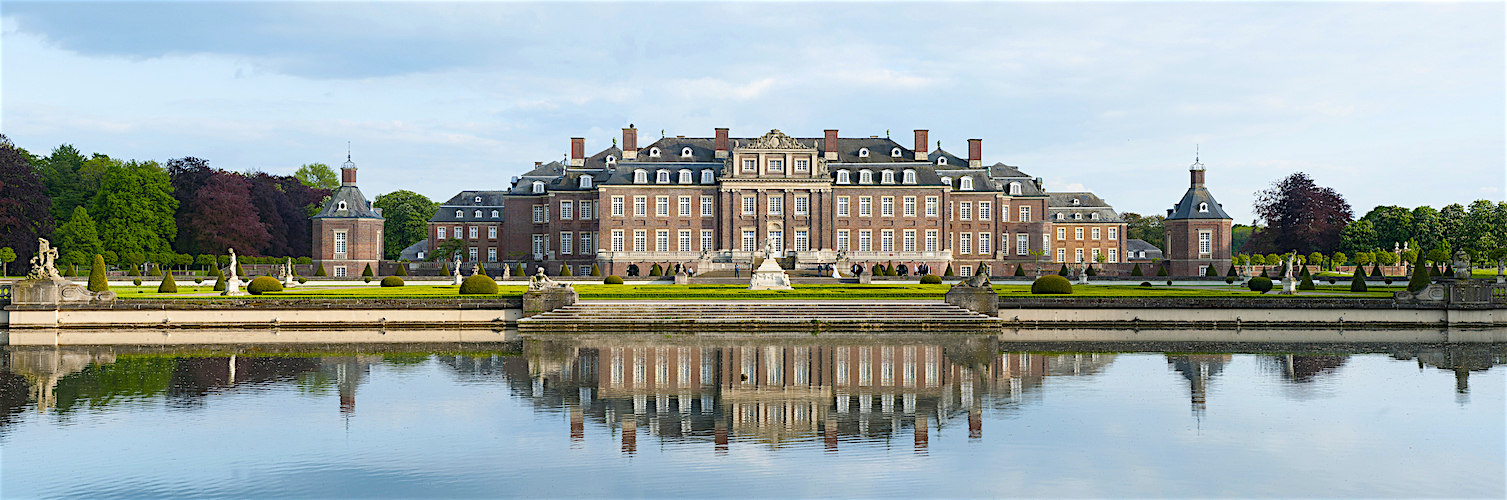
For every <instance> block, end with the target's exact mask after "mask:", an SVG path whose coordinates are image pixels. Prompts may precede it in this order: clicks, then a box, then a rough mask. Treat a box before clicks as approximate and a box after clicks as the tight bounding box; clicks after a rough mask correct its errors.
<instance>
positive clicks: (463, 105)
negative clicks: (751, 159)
mask: <svg viewBox="0 0 1507 500" xmlns="http://www.w3.org/2000/svg"><path fill="white" fill-rule="evenodd" d="M1504 6H1507V4H1504V3H1503V2H1492V3H1469V2H1467V3H1444V2H1436V3H1359V2H1346V3H1220V2H1212V3H1139V2H1093V3H1057V2H1026V3H991V2H966V3H961V2H960V3H905V2H886V3H858V2H838V3H797V2H756V3H702V2H671V3H648V2H629V3H614V2H590V3H563V2H555V3H501V2H460V3H452V2H421V3H396V2H213V3H209V2H163V3H136V2H107V3H81V2H37V3H34V2H13V1H4V2H0V132H3V133H4V134H6V135H7V136H9V137H10V138H11V140H12V141H14V142H15V143H16V144H17V145H19V146H21V147H24V148H27V149H28V150H31V151H32V152H34V153H38V154H44V155H45V154H46V153H47V152H49V151H50V150H52V149H53V148H54V147H56V146H58V145H60V144H64V143H68V144H73V145H74V146H75V147H77V148H79V149H80V150H82V151H84V152H85V153H92V152H98V153H103V154H108V155H110V156H112V157H117V158H126V159H138V160H157V161H166V160H168V159H171V158H179V157H184V156H195V157H199V158H204V159H206V160H208V161H209V164H210V165H211V166H213V167H217V168H221V169H226V170H233V171H249V170H260V171H265V172H269V173H273V174H284V175H285V174H291V173H292V172H293V171H294V170H296V169H297V168H298V167H299V166H300V165H303V164H306V163H316V162H318V163H325V164H329V165H331V166H338V165H339V164H340V163H342V162H344V161H345V155H346V152H347V143H349V148H350V154H351V156H352V159H353V160H354V161H355V163H356V164H357V165H358V166H359V181H360V182H359V185H360V186H361V188H362V191H363V192H365V193H366V195H367V196H368V197H374V196H376V195H377V194H380V193H385V192H390V191H394V190H398V189H407V190H412V191H416V192H418V193H420V194H423V195H426V196H428V197H430V198H432V199H435V200H444V199H448V198H450V197H451V196H453V195H455V194H456V193H457V192H459V191H461V190H468V189H504V188H506V187H507V186H508V182H509V179H510V178H511V177H512V176H515V175H519V174H521V173H523V172H525V171H527V170H529V169H530V168H532V166H533V164H534V162H536V161H552V160H557V159H561V158H563V157H564V156H565V154H566V153H567V152H568V151H569V144H570V138H571V137H585V138H586V143H587V150H588V152H595V151H599V150H601V149H603V148H606V147H609V146H611V145H612V140H613V139H614V138H618V137H620V134H621V132H620V130H621V128H622V127H625V126H628V124H630V123H632V124H634V125H636V126H637V127H638V128H639V130H640V132H639V135H640V144H647V143H648V141H652V140H653V139H654V138H655V137H658V134H659V133H660V131H663V133H665V134H668V135H671V136H674V135H685V136H691V137H709V136H711V135H712V131H713V129H714V128H715V127H728V128H730V129H731V132H732V135H733V136H734V137H756V136H759V135H762V134H763V133H765V132H767V131H769V130H770V129H780V130H782V131H784V132H785V133H787V134H790V135H793V136H797V137H819V136H821V133H822V130H823V129H829V128H835V129H838V130H839V131H840V133H841V135H843V136H845V137H867V136H871V135H878V136H883V135H885V134H890V135H891V136H892V137H894V138H895V139H896V140H897V141H899V142H901V143H902V144H904V145H906V146H910V145H911V144H910V143H911V139H910V138H911V135H912V133H911V131H912V130H913V129H928V130H930V131H931V132H930V135H931V139H932V141H933V142H935V141H937V140H940V141H941V143H942V147H943V148H944V149H946V150H948V151H950V152H953V153H954V154H959V155H965V154H966V153H967V144H966V141H967V140H968V139H975V138H977V139H983V150H984V161H985V163H986V164H992V163H994V162H1004V163H1006V164H1010V165H1016V166H1019V167H1020V168H1021V170H1022V171H1024V172H1026V173H1028V174H1030V175H1033V176H1038V177H1042V178H1043V179H1044V180H1045V182H1046V185H1047V188H1048V189H1049V190H1054V191H1070V190H1090V191H1093V192H1095V193H1096V194H1098V195H1100V196H1101V197H1103V198H1105V199H1106V200H1107V201H1109V202H1110V203H1111V204H1112V205H1113V206H1114V207H1115V208H1116V209H1117V210H1119V211H1121V212H1137V213H1141V214H1147V215H1151V214H1161V213H1164V211H1165V210H1166V209H1167V208H1170V207H1171V205H1172V204H1173V203H1175V202H1176V201H1177V200H1178V199H1180V198H1181V196H1182V193H1183V191H1185V190H1186V189H1187V187H1188V174H1187V173H1186V171H1187V168H1188V165H1189V164H1191V163H1192V162H1193V160H1194V155H1195V148H1197V149H1198V150H1199V155H1200V157H1201V158H1200V159H1201V160H1202V162H1203V163H1204V164H1205V165H1206V166H1207V168H1208V186H1209V188H1210V189H1211V191H1212V192H1213V194H1214V196H1215V197H1216V198H1217V199H1218V200H1219V201H1220V202H1221V203H1222V204H1223V205H1224V208H1225V210H1226V211H1227V212H1229V213H1230V214H1231V216H1233V217H1234V218H1235V219H1236V222H1237V223H1247V224H1248V223H1250V222H1251V221H1252V220H1253V216H1252V201H1253V199H1254V197H1255V193H1256V192H1257V191H1259V190H1262V189H1266V188H1268V187H1270V186H1271V184H1272V183H1273V182H1275V181H1277V180H1279V179H1281V178H1283V177H1285V176H1287V175H1290V174H1292V173H1294V172H1304V173H1307V174H1308V175H1310V176H1312V177H1313V178H1314V180H1315V181H1316V182H1317V183H1318V184H1319V185H1321V186H1328V187H1332V188H1334V189H1336V190H1337V191H1339V192H1340V193H1341V194H1342V195H1344V196H1345V197H1346V198H1347V199H1348V200H1349V201H1350V203H1351V204H1352V206H1353V207H1354V208H1355V211H1356V216H1357V217H1358V216H1360V215H1362V214H1364V213H1365V212H1367V211H1368V210H1370V208H1371V207H1374V206H1377V205H1402V206H1407V207H1415V206H1420V205H1431V206H1434V207H1436V208H1437V207H1441V206H1443V205H1447V204H1450V203H1461V204H1468V203H1469V202H1471V201H1472V200H1476V199H1490V200H1504V199H1507V198H1504V196H1507V97H1504V96H1507V90H1504V89H1507V50H1504V46H1507V30H1504V26H1507V7H1504ZM933 146H935V144H933Z"/></svg>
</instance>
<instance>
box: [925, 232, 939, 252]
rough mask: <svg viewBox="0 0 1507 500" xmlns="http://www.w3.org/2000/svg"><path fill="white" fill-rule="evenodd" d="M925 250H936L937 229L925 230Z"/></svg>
mask: <svg viewBox="0 0 1507 500" xmlns="http://www.w3.org/2000/svg"><path fill="white" fill-rule="evenodd" d="M926 251H928V252H935V251H937V230H935V229H927V230H926Z"/></svg>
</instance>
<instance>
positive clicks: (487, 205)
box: [429, 191, 508, 222]
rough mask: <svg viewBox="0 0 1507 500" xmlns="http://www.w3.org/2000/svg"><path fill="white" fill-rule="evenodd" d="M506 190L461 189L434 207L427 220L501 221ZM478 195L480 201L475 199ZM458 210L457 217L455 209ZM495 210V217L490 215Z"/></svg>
mask: <svg viewBox="0 0 1507 500" xmlns="http://www.w3.org/2000/svg"><path fill="white" fill-rule="evenodd" d="M507 194H508V193H507V191H461V192H460V193H457V194H456V195H455V196H452V197H450V199H449V200H445V202H444V203H441V204H440V207H439V208H438V209H435V211H434V216H432V217H430V218H429V222H502V219H503V211H502V199H503V197H504V196H505V195H507ZM478 197H480V198H481V201H480V202H478V201H476V198H478ZM456 210H460V211H461V215H460V216H459V217H457V216H456V215H455V211H456ZM477 210H481V211H482V212H481V218H477V217H476V211H477ZM493 210H496V211H497V217H495V218H494V217H492V211H493Z"/></svg>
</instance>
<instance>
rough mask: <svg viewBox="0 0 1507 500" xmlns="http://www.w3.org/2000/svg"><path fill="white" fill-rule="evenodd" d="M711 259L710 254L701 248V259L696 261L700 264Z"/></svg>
mask: <svg viewBox="0 0 1507 500" xmlns="http://www.w3.org/2000/svg"><path fill="white" fill-rule="evenodd" d="M711 258H712V253H711V252H709V251H707V249H705V248H703V249H701V257H699V258H697V259H696V260H699V261H702V262H706V261H707V260H710V259H711Z"/></svg>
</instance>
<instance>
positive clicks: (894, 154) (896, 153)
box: [890, 148, 900, 158]
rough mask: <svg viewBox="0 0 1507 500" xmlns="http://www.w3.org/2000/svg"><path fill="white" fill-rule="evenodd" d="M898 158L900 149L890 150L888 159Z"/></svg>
mask: <svg viewBox="0 0 1507 500" xmlns="http://www.w3.org/2000/svg"><path fill="white" fill-rule="evenodd" d="M899 157H900V148H894V149H891V150H890V158H899Z"/></svg>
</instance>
